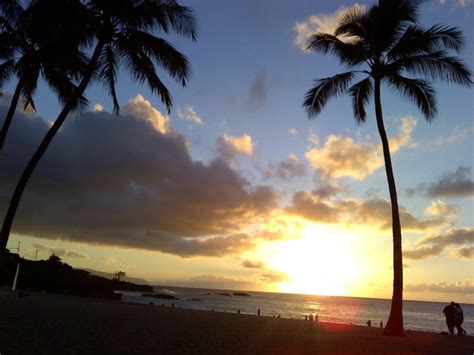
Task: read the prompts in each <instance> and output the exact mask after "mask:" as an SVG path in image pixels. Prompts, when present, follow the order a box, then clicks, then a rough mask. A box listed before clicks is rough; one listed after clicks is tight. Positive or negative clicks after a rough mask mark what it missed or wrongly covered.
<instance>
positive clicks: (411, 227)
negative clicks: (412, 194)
mask: <svg viewBox="0 0 474 355" xmlns="http://www.w3.org/2000/svg"><path fill="white" fill-rule="evenodd" d="M315 192H317V190H316V191H315ZM286 211H287V212H288V213H291V214H295V215H299V216H301V217H304V218H306V219H308V220H311V221H314V222H321V223H349V224H367V225H370V226H377V227H378V228H379V229H381V230H390V229H391V228H392V224H391V220H392V219H391V211H392V210H391V205H390V202H389V201H387V200H385V199H382V198H369V199H367V200H357V199H338V200H332V201H329V200H327V199H326V198H323V197H321V196H318V195H317V194H315V193H310V192H306V191H299V192H296V193H295V194H294V195H293V199H292V202H291V203H290V205H289V206H288V207H287V209H286ZM399 213H400V223H401V225H402V228H403V230H404V231H414V232H422V231H430V230H434V229H437V228H439V227H442V226H445V225H447V224H448V223H450V221H448V220H447V219H445V218H444V217H437V218H429V219H420V218H417V217H415V216H414V215H412V214H411V213H410V212H409V211H408V210H407V209H405V208H404V207H403V206H399Z"/></svg>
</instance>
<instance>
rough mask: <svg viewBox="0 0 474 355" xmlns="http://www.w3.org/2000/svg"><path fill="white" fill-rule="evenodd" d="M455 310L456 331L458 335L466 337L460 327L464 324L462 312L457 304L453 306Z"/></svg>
mask: <svg viewBox="0 0 474 355" xmlns="http://www.w3.org/2000/svg"><path fill="white" fill-rule="evenodd" d="M454 309H455V323H454V325H455V326H456V329H457V330H458V335H467V332H466V331H465V330H464V329H463V327H462V326H461V325H462V324H463V323H464V312H463V310H462V308H461V305H460V304H459V303H455V304H454Z"/></svg>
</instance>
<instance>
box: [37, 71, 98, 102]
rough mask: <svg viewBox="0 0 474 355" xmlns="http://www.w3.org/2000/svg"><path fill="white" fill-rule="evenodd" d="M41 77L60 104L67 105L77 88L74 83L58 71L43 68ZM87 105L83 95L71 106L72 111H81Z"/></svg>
mask: <svg viewBox="0 0 474 355" xmlns="http://www.w3.org/2000/svg"><path fill="white" fill-rule="evenodd" d="M43 77H44V78H45V80H46V82H47V83H48V85H49V86H50V87H51V89H52V90H53V91H54V92H55V93H56V95H57V96H58V100H59V102H60V103H61V104H63V105H64V104H66V103H68V102H69V101H70V100H71V98H72V97H74V94H75V92H76V91H77V86H76V85H75V84H74V82H73V81H72V80H71V79H70V78H69V77H68V76H67V75H66V74H65V73H64V72H63V71H61V70H60V69H57V68H50V67H45V68H43ZM88 104H89V101H88V100H87V98H86V97H85V96H83V95H81V97H80V98H79V99H78V100H77V101H76V102H75V103H74V104H73V108H72V110H74V111H83V110H84V109H85V108H86V107H87V106H88Z"/></svg>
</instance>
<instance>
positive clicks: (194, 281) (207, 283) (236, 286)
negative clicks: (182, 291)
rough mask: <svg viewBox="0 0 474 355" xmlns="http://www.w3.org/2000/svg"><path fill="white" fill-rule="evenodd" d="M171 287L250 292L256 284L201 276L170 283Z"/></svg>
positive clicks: (221, 277) (219, 277)
mask: <svg viewBox="0 0 474 355" xmlns="http://www.w3.org/2000/svg"><path fill="white" fill-rule="evenodd" d="M168 284H170V285H176V286H181V285H182V286H188V287H199V288H212V289H224V290H227V289H230V290H248V289H252V288H254V287H255V284H254V283H253V282H251V281H246V280H241V279H235V278H229V277H224V276H216V275H210V274H209V275H199V276H195V277H190V278H189V279H188V280H186V281H168Z"/></svg>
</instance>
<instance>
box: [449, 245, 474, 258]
mask: <svg viewBox="0 0 474 355" xmlns="http://www.w3.org/2000/svg"><path fill="white" fill-rule="evenodd" d="M451 254H452V255H453V256H454V257H455V258H458V259H474V246H464V247H461V248H459V249H455V250H453V251H452V252H451Z"/></svg>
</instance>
